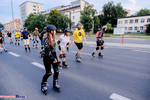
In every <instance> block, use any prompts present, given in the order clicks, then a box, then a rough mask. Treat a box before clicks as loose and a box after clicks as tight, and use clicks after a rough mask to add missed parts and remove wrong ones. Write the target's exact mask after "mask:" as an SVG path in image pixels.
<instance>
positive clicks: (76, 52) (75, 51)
mask: <svg viewBox="0 0 150 100" xmlns="http://www.w3.org/2000/svg"><path fill="white" fill-rule="evenodd" d="M71 52H72V53H77V52H76V51H71ZM82 54H83V55H88V56H91V54H88V53H82Z"/></svg>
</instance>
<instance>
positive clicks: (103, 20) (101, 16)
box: [98, 15, 107, 26]
mask: <svg viewBox="0 0 150 100" xmlns="http://www.w3.org/2000/svg"><path fill="white" fill-rule="evenodd" d="M98 18H99V20H100V25H101V26H103V25H106V24H107V21H106V20H105V18H104V15H99V16H98Z"/></svg>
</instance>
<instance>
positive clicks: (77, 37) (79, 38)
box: [73, 29, 84, 43]
mask: <svg viewBox="0 0 150 100" xmlns="http://www.w3.org/2000/svg"><path fill="white" fill-rule="evenodd" d="M73 36H74V37H75V43H82V37H83V36H84V30H83V29H80V30H78V29H77V30H76V31H75V32H74V34H73Z"/></svg>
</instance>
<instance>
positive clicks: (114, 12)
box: [103, 1, 127, 27]
mask: <svg viewBox="0 0 150 100" xmlns="http://www.w3.org/2000/svg"><path fill="white" fill-rule="evenodd" d="M103 12H104V16H103V20H105V21H106V22H107V23H110V24H112V26H113V27H114V26H115V25H117V19H118V18H119V17H125V16H126V15H127V12H126V11H125V10H124V9H123V7H122V6H121V3H118V4H117V5H114V2H113V1H111V2H108V3H107V4H105V5H104V6H103Z"/></svg>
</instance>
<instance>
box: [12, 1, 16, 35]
mask: <svg viewBox="0 0 150 100" xmlns="http://www.w3.org/2000/svg"><path fill="white" fill-rule="evenodd" d="M11 9H12V20H13V32H14V33H15V24H14V12H13V3H12V0H11Z"/></svg>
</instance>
